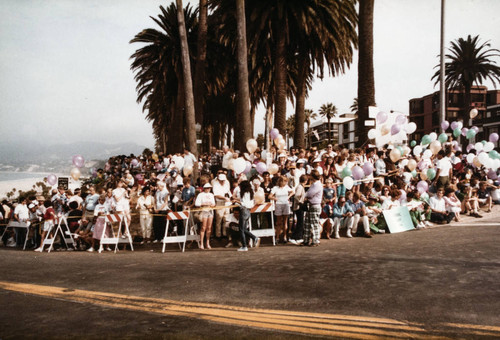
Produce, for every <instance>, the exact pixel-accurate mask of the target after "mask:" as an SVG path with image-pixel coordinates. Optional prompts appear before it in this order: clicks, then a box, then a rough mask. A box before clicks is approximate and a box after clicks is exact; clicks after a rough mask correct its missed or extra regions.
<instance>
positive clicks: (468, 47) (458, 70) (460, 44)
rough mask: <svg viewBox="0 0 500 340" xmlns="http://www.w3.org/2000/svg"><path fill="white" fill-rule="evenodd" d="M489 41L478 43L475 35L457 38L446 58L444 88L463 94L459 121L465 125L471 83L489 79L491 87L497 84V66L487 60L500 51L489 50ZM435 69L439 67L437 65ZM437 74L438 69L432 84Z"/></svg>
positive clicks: (499, 55) (498, 77)
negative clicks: (465, 38)
mask: <svg viewBox="0 0 500 340" xmlns="http://www.w3.org/2000/svg"><path fill="white" fill-rule="evenodd" d="M489 47H490V44H489V41H487V42H485V43H483V44H481V43H480V42H479V36H478V35H477V36H475V37H473V38H472V37H471V36H470V35H469V36H468V37H467V40H464V39H463V38H459V39H458V40H456V41H454V42H452V43H451V48H449V49H448V51H449V52H450V54H447V55H446V59H448V61H447V62H446V64H445V74H446V77H445V85H446V88H447V89H453V88H460V89H463V90H464V92H465V95H464V106H463V109H462V111H461V118H462V119H463V121H464V122H468V119H469V117H468V115H469V110H470V109H471V89H472V86H473V85H474V84H482V83H483V81H484V80H487V79H489V80H490V81H491V82H492V83H493V84H494V85H495V86H496V84H497V83H500V67H499V66H497V65H495V64H496V63H495V62H494V61H492V60H491V59H492V58H494V57H500V50H498V49H496V48H489ZM438 67H439V65H438ZM440 74H441V72H440V70H439V69H438V70H437V71H436V73H435V74H434V76H433V77H432V79H434V78H436V82H435V84H434V85H436V84H438V82H439V76H440Z"/></svg>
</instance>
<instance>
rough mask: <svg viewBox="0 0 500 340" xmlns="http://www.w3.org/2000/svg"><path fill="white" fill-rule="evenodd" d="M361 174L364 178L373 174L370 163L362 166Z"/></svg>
mask: <svg viewBox="0 0 500 340" xmlns="http://www.w3.org/2000/svg"><path fill="white" fill-rule="evenodd" d="M363 172H364V173H365V176H370V175H371V174H372V173H373V165H372V163H370V162H366V163H365V164H363Z"/></svg>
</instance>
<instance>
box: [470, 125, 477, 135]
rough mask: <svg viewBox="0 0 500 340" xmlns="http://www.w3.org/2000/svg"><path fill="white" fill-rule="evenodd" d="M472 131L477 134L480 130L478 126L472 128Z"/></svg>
mask: <svg viewBox="0 0 500 340" xmlns="http://www.w3.org/2000/svg"><path fill="white" fill-rule="evenodd" d="M471 130H474V131H476V134H477V133H478V132H479V128H478V127H477V126H473V127H471Z"/></svg>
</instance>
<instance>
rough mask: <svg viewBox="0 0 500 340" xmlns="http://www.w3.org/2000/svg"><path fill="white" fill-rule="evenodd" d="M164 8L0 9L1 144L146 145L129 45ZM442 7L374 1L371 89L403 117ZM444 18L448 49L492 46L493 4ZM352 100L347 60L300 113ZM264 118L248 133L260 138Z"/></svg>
mask: <svg viewBox="0 0 500 340" xmlns="http://www.w3.org/2000/svg"><path fill="white" fill-rule="evenodd" d="M247 1H248V0H247ZM170 2H171V1H163V2H162V1H158V0H113V1H111V0H85V1H76V0H38V1H34V0H33V1H30V0H2V1H0V15H1V18H2V20H0V114H1V117H2V120H1V123H0V141H7V140H16V139H28V140H35V141H45V142H60V141H63V142H64V141H65V142H76V141H91V140H94V141H95V140H99V141H104V142H110V143H120V142H136V143H139V144H142V145H146V146H152V145H153V138H152V132H151V131H152V130H151V124H150V123H148V122H146V120H145V119H144V114H143V113H142V110H141V105H139V104H137V103H136V93H135V81H134V79H133V73H132V71H131V70H130V60H129V57H130V55H131V54H132V53H133V52H134V51H135V50H136V49H137V48H139V45H138V44H134V45H130V44H129V41H130V40H131V39H132V38H133V37H134V35H135V34H136V33H138V32H140V31H141V30H142V29H144V28H148V27H154V28H157V26H156V24H155V23H154V22H153V21H152V20H151V19H150V18H149V16H155V17H156V16H157V15H158V13H159V6H160V5H163V6H165V7H166V6H168V5H169V4H170ZM187 2H188V1H186V0H184V4H185V5H186V4H187ZM191 3H192V4H193V5H195V6H197V1H191ZM440 3H441V1H440V0H420V1H413V0H375V24H374V25H375V26H374V59H375V88H376V101H377V104H378V106H379V107H380V108H381V109H384V110H391V109H393V110H396V111H404V112H407V111H408V100H409V99H411V98H415V97H421V96H423V95H425V94H428V93H430V92H432V91H434V90H435V89H434V87H433V83H432V82H431V81H430V78H431V76H432V75H433V74H434V66H435V65H436V64H438V62H439V59H438V57H437V55H438V53H439V34H440V31H439V30H440ZM446 12H447V13H446V40H447V41H448V42H449V41H451V40H455V39H457V38H459V37H464V38H466V36H467V34H471V35H477V34H479V35H480V37H481V38H482V41H485V40H491V44H492V47H495V48H500V29H499V27H500V16H499V13H500V1H498V0H448V1H447V9H446ZM447 46H449V43H448V44H447ZM499 62H500V61H499ZM488 85H489V84H488ZM356 96H357V59H356V58H355V60H354V62H353V64H352V65H351V69H350V70H349V71H348V72H347V73H346V74H345V75H342V76H339V77H336V78H334V79H333V78H328V79H326V78H325V80H323V81H322V82H321V81H319V80H317V81H316V82H315V83H314V84H313V90H312V92H311V93H310V95H309V98H308V99H307V100H306V108H310V109H313V110H315V111H317V110H318V109H319V107H320V106H321V105H322V104H324V103H327V102H332V103H334V104H335V105H336V106H337V108H338V109H339V112H348V111H349V106H350V105H351V104H352V102H353V98H355V97H356ZM262 111H263V110H261V112H260V113H259V114H258V115H257V117H256V133H262V132H263V127H264V124H263V120H262V114H261V113H262ZM292 113H293V108H292V107H291V106H289V108H288V114H292Z"/></svg>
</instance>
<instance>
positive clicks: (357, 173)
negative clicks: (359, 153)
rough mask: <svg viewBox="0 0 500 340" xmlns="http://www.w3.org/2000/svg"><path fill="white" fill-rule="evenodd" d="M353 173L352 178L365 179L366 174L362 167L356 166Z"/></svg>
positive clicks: (352, 170)
mask: <svg viewBox="0 0 500 340" xmlns="http://www.w3.org/2000/svg"><path fill="white" fill-rule="evenodd" d="M351 172H352V177H353V178H354V179H356V180H359V179H362V178H363V177H365V172H364V170H363V169H362V168H361V167H360V166H357V165H356V166H354V167H353V168H352V169H351Z"/></svg>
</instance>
